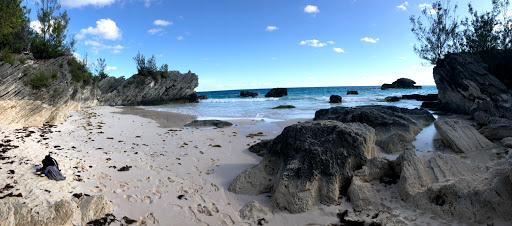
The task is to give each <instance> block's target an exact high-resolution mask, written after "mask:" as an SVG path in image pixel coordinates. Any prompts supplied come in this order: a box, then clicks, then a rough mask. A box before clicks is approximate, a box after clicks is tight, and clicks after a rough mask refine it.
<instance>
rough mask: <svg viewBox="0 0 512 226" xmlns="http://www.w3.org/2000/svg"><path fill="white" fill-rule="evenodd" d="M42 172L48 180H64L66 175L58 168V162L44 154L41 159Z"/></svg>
mask: <svg viewBox="0 0 512 226" xmlns="http://www.w3.org/2000/svg"><path fill="white" fill-rule="evenodd" d="M40 171H41V172H42V173H44V175H45V176H46V177H48V179H50V180H56V181H62V180H66V177H65V176H63V175H62V173H61V172H60V169H59V163H57V161H56V160H55V159H54V158H52V157H51V156H50V154H48V155H46V156H45V157H44V159H43V167H42V168H41V169H40Z"/></svg>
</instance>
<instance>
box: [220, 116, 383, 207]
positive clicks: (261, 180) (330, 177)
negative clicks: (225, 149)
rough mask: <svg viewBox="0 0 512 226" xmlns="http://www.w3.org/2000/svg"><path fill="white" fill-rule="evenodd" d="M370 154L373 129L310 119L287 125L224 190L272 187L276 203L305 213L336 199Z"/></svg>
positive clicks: (257, 191) (254, 190)
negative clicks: (260, 154) (261, 155)
mask: <svg viewBox="0 0 512 226" xmlns="http://www.w3.org/2000/svg"><path fill="white" fill-rule="evenodd" d="M373 156H375V132H374V130H373V129H372V128H371V127H369V126H367V125H364V124H360V123H347V124H345V123H341V122H337V121H313V122H305V123H299V124H295V125H292V126H289V127H286V128H285V129H284V130H283V132H282V133H281V134H280V135H279V136H277V137H276V138H275V139H274V140H273V141H272V142H271V144H270V145H269V148H268V154H267V155H265V157H264V158H263V160H262V161H261V162H260V164H258V165H256V166H254V167H252V168H250V169H248V170H246V171H245V172H243V173H242V174H240V175H239V176H238V177H237V178H235V180H234V181H233V182H232V184H231V185H230V186H229V190H230V191H232V192H235V193H241V194H251V195H256V194H261V193H266V192H272V201H273V203H274V204H275V206H276V207H278V208H280V209H285V210H288V211H289V212H291V213H299V212H305V211H307V210H309V209H311V208H312V207H313V206H314V205H317V204H318V203H322V204H327V205H332V204H338V203H339V199H340V195H341V192H342V191H343V190H344V189H346V188H348V185H349V184H350V180H351V178H352V175H353V172H354V171H355V170H357V169H359V168H361V167H362V166H363V165H364V164H365V163H366V161H367V159H369V158H372V157H373Z"/></svg>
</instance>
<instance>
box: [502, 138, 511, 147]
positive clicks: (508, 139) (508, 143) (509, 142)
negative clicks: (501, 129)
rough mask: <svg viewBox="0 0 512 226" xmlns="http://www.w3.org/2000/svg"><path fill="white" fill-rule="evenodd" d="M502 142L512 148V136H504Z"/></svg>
mask: <svg viewBox="0 0 512 226" xmlns="http://www.w3.org/2000/svg"><path fill="white" fill-rule="evenodd" d="M501 144H503V146H505V147H507V148H512V137H507V138H503V140H501Z"/></svg>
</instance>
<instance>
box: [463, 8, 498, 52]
mask: <svg viewBox="0 0 512 226" xmlns="http://www.w3.org/2000/svg"><path fill="white" fill-rule="evenodd" d="M492 5H493V9H492V11H490V12H484V13H482V14H479V13H478V12H477V11H476V10H475V9H474V8H473V6H472V5H471V3H470V4H468V13H469V14H470V15H471V17H470V18H466V19H465V20H464V21H462V25H463V26H464V27H465V29H464V31H463V35H464V46H463V49H464V51H467V52H471V53H476V52H481V51H489V50H494V49H498V48H499V41H500V34H499V32H498V30H497V29H496V28H499V27H500V21H499V20H498V15H499V14H500V11H501V8H502V7H501V6H500V2H499V0H493V1H492Z"/></svg>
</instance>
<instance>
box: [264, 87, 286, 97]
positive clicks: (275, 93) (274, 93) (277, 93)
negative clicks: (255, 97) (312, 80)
mask: <svg viewBox="0 0 512 226" xmlns="http://www.w3.org/2000/svg"><path fill="white" fill-rule="evenodd" d="M284 96H288V89H287V88H273V89H271V90H270V91H268V92H267V94H265V97H284Z"/></svg>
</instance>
